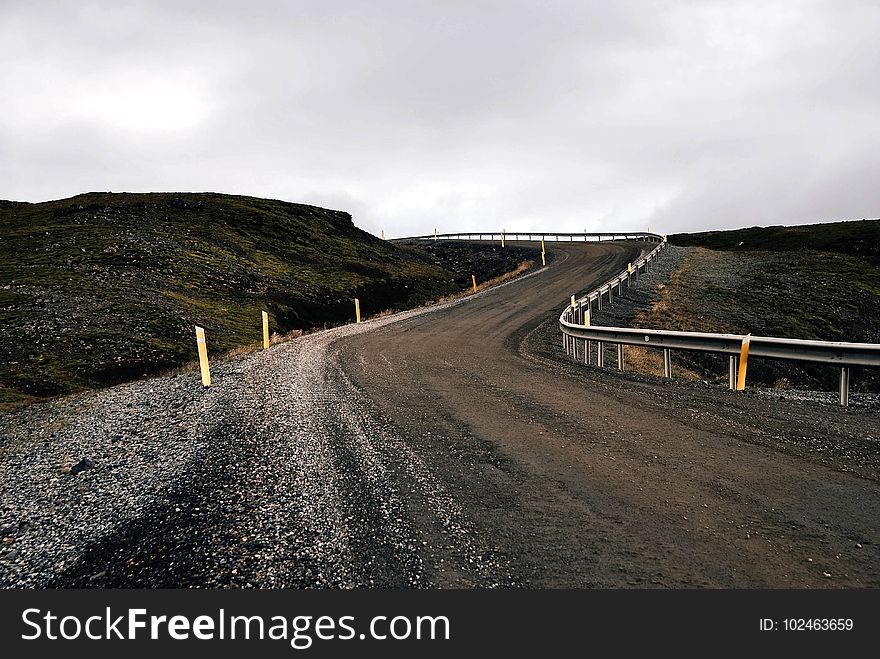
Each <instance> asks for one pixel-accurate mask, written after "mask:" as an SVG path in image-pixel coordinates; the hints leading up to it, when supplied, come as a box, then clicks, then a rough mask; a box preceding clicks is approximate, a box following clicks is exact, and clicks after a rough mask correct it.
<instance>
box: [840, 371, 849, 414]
mask: <svg viewBox="0 0 880 659" xmlns="http://www.w3.org/2000/svg"><path fill="white" fill-rule="evenodd" d="M840 404H841V405H843V406H844V407H848V406H849V366H842V367H841V368H840Z"/></svg>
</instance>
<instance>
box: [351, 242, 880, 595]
mask: <svg viewBox="0 0 880 659" xmlns="http://www.w3.org/2000/svg"><path fill="white" fill-rule="evenodd" d="M633 249H634V248H632V247H625V246H617V245H608V246H603V247H598V246H589V247H585V246H580V245H571V246H566V245H564V244H563V245H561V246H557V247H555V248H554V251H555V253H556V255H557V260H556V262H555V263H554V265H553V267H552V268H550V269H549V271H547V272H543V273H540V274H539V275H536V276H534V277H531V278H527V279H523V280H521V281H518V282H515V283H513V284H510V285H509V286H506V287H504V288H503V289H499V290H497V291H495V292H494V293H493V294H490V295H485V296H484V297H482V298H480V299H476V300H473V301H471V302H469V303H468V304H465V305H461V306H457V307H455V308H453V309H449V310H447V311H444V312H439V313H433V314H428V315H424V316H419V317H417V318H413V319H411V320H409V321H406V322H403V323H397V324H393V325H388V326H386V327H384V328H381V329H378V330H377V331H374V332H369V333H365V334H359V335H357V336H352V337H350V338H347V339H345V340H344V341H342V342H341V344H340V347H339V349H340V350H341V359H342V363H343V365H344V368H345V370H346V371H347V372H348V373H349V375H350V377H351V379H352V381H353V382H354V383H355V385H356V386H357V387H358V388H359V389H360V390H361V391H362V392H363V393H364V394H365V395H366V396H368V397H369V398H370V399H372V400H373V401H375V402H376V403H377V404H378V405H379V407H380V408H381V410H382V412H383V413H384V414H385V415H387V416H388V417H389V418H391V419H394V422H395V425H396V426H397V429H398V430H397V432H398V434H399V435H400V436H401V437H403V438H405V440H404V441H405V442H406V444H407V445H408V446H409V447H411V449H412V450H414V451H415V452H416V453H417V454H418V455H420V456H422V458H423V459H424V460H425V462H426V463H427V465H428V466H429V467H430V469H431V470H432V471H433V472H434V474H435V475H436V476H437V477H438V478H439V479H440V480H441V481H442V482H444V483H445V485H446V487H447V488H448V489H449V490H450V492H452V493H454V495H455V497H456V499H457V500H458V501H459V503H460V505H461V507H462V509H463V510H464V511H465V513H466V515H467V516H468V518H469V519H470V520H472V521H473V522H474V523H475V524H476V525H477V527H478V528H479V531H480V533H481V534H483V535H484V536H485V537H486V538H487V542H488V543H489V544H491V545H494V546H497V547H499V548H501V555H502V557H503V558H504V560H505V561H507V562H508V564H509V570H510V575H511V577H512V579H513V580H514V581H516V582H518V583H522V584H528V585H533V586H553V587H555V586H578V587H580V586H609V587H617V586H646V585H651V584H656V585H661V586H720V587H728V586H731V587H738V586H806V587H813V586H815V587H829V586H859V585H868V584H870V585H874V586H876V585H880V572H878V567H880V546H878V544H877V541H878V539H880V538H878V531H880V488H878V484H877V480H876V478H877V462H878V443H877V440H878V439H880V419H878V417H877V415H876V413H871V412H854V411H849V412H846V411H842V410H839V409H837V408H834V407H830V406H825V405H814V404H808V403H804V404H796V403H791V402H788V401H777V400H767V399H766V398H761V397H755V396H748V395H746V396H744V395H737V394H735V393H733V392H728V391H724V390H717V389H711V390H710V389H708V388H706V387H701V386H694V385H690V386H689V385H686V384H683V383H681V382H676V383H666V382H662V381H659V382H658V381H657V380H653V381H646V380H645V379H643V378H639V377H637V376H627V375H619V374H616V373H614V372H608V371H606V372H605V373H599V372H598V371H596V370H594V369H585V368H583V367H581V366H576V365H573V364H570V363H569V362H567V361H566V360H565V357H564V355H563V354H562V350H561V346H560V341H559V340H558V331H557V323H556V318H557V316H558V312H559V308H560V306H561V304H564V301H565V300H567V299H568V297H569V295H571V294H572V293H575V292H577V291H576V290H574V289H575V283H579V284H580V286H579V287H578V288H587V287H589V285H590V284H592V283H595V282H598V281H600V280H602V279H603V278H604V277H607V276H610V275H611V274H613V273H615V272H617V271H619V270H620V269H622V268H623V267H625V264H626V262H627V261H628V260H633V259H632V256H633ZM871 440H873V441H871ZM853 471H856V472H858V473H859V474H860V475H856V474H854V473H851V472H853ZM459 576H460V575H458V574H457V573H456V572H454V571H452V572H449V573H445V572H444V571H443V570H440V573H439V575H438V577H437V578H438V581H439V582H440V583H442V584H448V585H454V584H456V583H458V579H459Z"/></svg>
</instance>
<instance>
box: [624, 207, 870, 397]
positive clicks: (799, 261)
mask: <svg viewBox="0 0 880 659" xmlns="http://www.w3.org/2000/svg"><path fill="white" fill-rule="evenodd" d="M669 241H670V243H673V244H675V245H686V246H688V247H689V249H688V250H687V251H686V252H685V253H684V254H683V256H682V258H681V261H680V263H679V264H678V266H677V268H676V269H675V271H674V272H673V273H672V274H671V277H670V279H669V281H668V282H667V283H666V284H665V285H663V287H662V288H661V290H660V291H659V293H658V295H659V297H658V300H657V301H656V303H655V304H654V306H653V308H652V309H651V310H650V311H647V312H643V313H641V314H639V316H638V317H637V318H636V319H635V321H634V322H635V323H636V326H642V327H658V328H664V329H678V330H686V331H707V332H733V333H737V334H745V333H749V332H750V333H752V334H757V335H762V336H783V337H790V338H798V339H818V340H824V341H855V342H868V343H877V342H880V267H878V265H880V260H878V259H880V252H878V245H880V220H869V221H859V222H838V223H832V224H814V225H806V226H799V227H767V228H750V229H739V230H735V231H715V232H707V233H695V234H678V235H674V236H670V237H669ZM676 360H677V362H678V364H679V366H680V368H681V367H683V368H685V369H688V370H690V371H691V374H692V376H694V377H700V378H702V379H707V380H716V381H719V382H720V381H723V380H724V378H726V370H725V365H724V364H723V363H722V362H723V360H721V359H719V358H715V357H711V356H706V355H699V354H695V353H691V354H688V353H681V354H677V355H676ZM837 375H838V374H837V370H836V369H834V368H831V367H821V366H814V365H807V364H795V363H790V362H781V361H770V360H755V361H754V362H753V363H750V364H749V382H750V383H751V384H754V385H763V386H779V387H806V388H815V389H834V388H835V387H836V386H837V385H836V383H837ZM853 388H854V389H855V390H857V391H858V390H862V391H877V390H880V374H878V373H876V372H874V371H871V370H867V369H866V370H863V371H860V372H858V373H856V375H855V376H854V378H853Z"/></svg>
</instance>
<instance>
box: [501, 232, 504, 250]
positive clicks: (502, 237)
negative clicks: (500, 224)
mask: <svg viewBox="0 0 880 659" xmlns="http://www.w3.org/2000/svg"><path fill="white" fill-rule="evenodd" d="M501 246H502V247H504V232H503V231H502V232H501Z"/></svg>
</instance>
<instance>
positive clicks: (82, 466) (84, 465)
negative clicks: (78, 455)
mask: <svg viewBox="0 0 880 659" xmlns="http://www.w3.org/2000/svg"><path fill="white" fill-rule="evenodd" d="M94 466H95V463H94V462H93V461H92V460H91V459H89V458H83V459H82V460H80V461H79V462H77V463H76V464H75V465H73V466H72V467H71V468H70V475H71V476H76V475H77V474H78V473H79V472H81V471H85V470H86V469H91V468H93V467H94Z"/></svg>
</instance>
